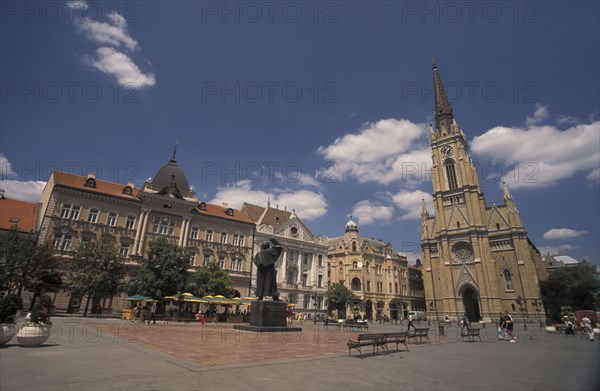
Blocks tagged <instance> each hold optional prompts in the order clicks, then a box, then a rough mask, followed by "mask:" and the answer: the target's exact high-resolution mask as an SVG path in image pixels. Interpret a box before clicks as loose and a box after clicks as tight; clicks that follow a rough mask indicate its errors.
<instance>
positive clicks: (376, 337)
mask: <svg viewBox="0 0 600 391" xmlns="http://www.w3.org/2000/svg"><path fill="white" fill-rule="evenodd" d="M385 339H386V337H385V334H383V333H380V334H358V337H357V338H356V341H352V340H348V356H352V353H351V352H352V349H356V350H358V352H359V354H360V355H362V350H361V348H362V347H363V346H373V354H375V352H376V350H377V351H379V348H382V349H384V350H386V351H387V346H386V341H385Z"/></svg>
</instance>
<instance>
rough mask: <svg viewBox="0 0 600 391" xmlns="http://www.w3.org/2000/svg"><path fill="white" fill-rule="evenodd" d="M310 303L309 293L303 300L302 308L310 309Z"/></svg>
mask: <svg viewBox="0 0 600 391" xmlns="http://www.w3.org/2000/svg"><path fill="white" fill-rule="evenodd" d="M309 303H310V296H309V295H304V298H303V300H302V308H304V309H308V304H309Z"/></svg>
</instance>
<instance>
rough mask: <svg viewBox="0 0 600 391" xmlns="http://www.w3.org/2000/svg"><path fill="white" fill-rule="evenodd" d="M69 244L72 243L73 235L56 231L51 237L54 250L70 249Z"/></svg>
mask: <svg viewBox="0 0 600 391" xmlns="http://www.w3.org/2000/svg"><path fill="white" fill-rule="evenodd" d="M71 244H73V236H71V235H69V234H63V233H62V232H56V233H55V234H54V238H53V239H52V246H53V247H54V248H55V249H56V250H61V251H70V250H71Z"/></svg>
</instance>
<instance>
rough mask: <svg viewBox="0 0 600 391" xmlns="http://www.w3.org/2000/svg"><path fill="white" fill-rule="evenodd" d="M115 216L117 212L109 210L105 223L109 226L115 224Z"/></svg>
mask: <svg viewBox="0 0 600 391" xmlns="http://www.w3.org/2000/svg"><path fill="white" fill-rule="evenodd" d="M117 216H118V215H117V212H110V213H109V214H108V218H107V219H106V225H110V226H111V227H114V226H115V225H117Z"/></svg>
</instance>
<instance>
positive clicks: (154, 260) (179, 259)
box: [127, 238, 190, 300]
mask: <svg viewBox="0 0 600 391" xmlns="http://www.w3.org/2000/svg"><path fill="white" fill-rule="evenodd" d="M149 246H150V248H149V250H148V255H147V257H146V258H144V260H143V261H142V264H141V266H140V267H139V268H138V269H137V270H136V272H135V274H134V275H133V277H132V279H131V280H130V282H129V285H128V288H127V292H128V293H129V294H130V295H133V294H139V295H144V296H150V297H152V298H154V299H157V300H158V299H161V298H162V297H164V296H169V295H175V294H176V293H177V292H178V291H183V290H184V289H185V287H186V278H187V269H188V267H189V266H190V253H189V251H188V250H187V249H184V248H182V247H179V246H178V245H177V244H174V243H171V242H169V240H167V239H166V238H158V239H156V240H153V241H152V242H150V243H149Z"/></svg>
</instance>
